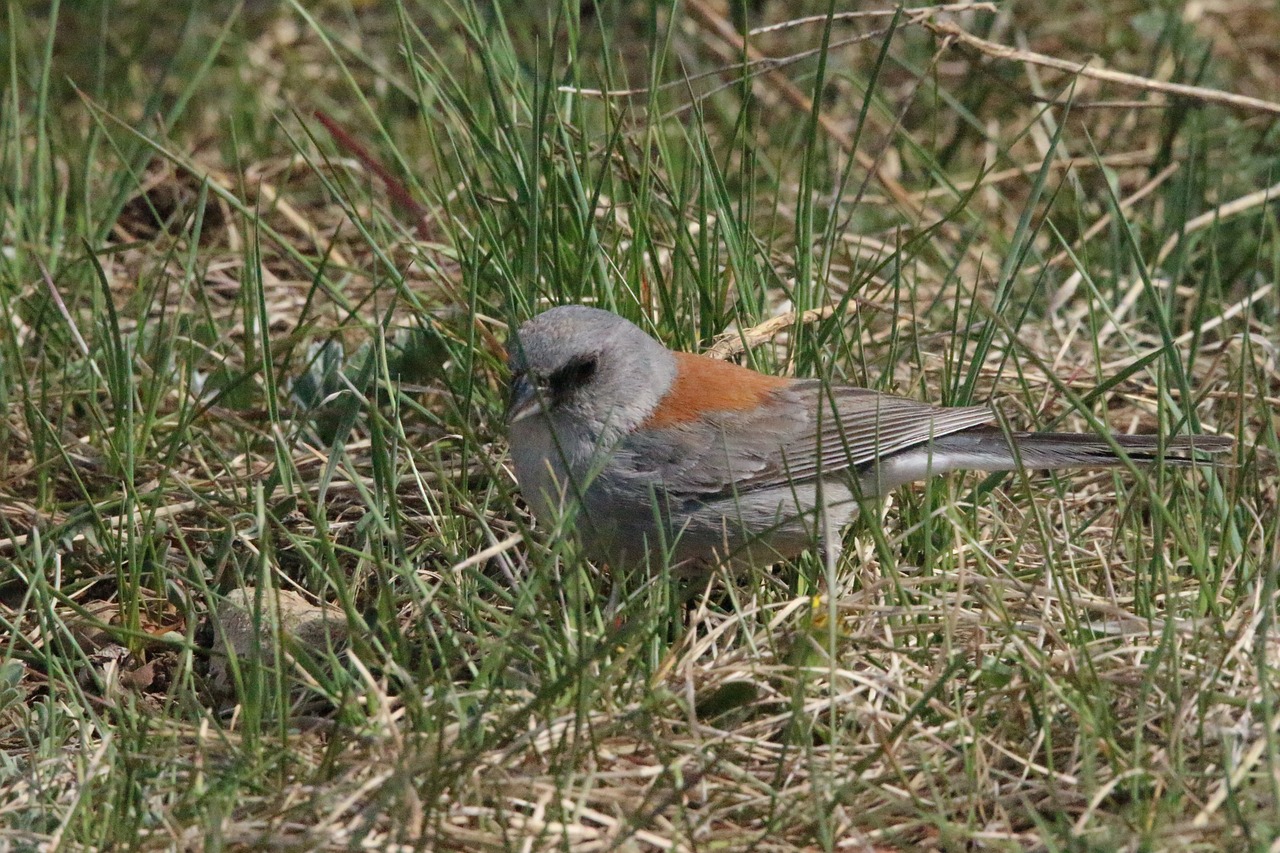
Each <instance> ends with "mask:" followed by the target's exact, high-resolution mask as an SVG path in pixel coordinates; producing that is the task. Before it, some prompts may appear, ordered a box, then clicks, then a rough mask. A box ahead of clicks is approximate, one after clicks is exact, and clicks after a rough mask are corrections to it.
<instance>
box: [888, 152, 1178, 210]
mask: <svg viewBox="0 0 1280 853" xmlns="http://www.w3.org/2000/svg"><path fill="white" fill-rule="evenodd" d="M1155 154H1156V152H1155V149H1154V148H1153V149H1147V150H1143V151H1126V152H1124V153H1123V154H1108V155H1106V156H1105V157H1097V158H1094V157H1066V158H1063V159H1061V160H1054V161H1053V162H1052V163H1051V164H1050V165H1049V168H1050V169H1053V170H1054V171H1055V172H1060V171H1065V170H1068V169H1092V168H1094V167H1096V166H1110V167H1113V168H1125V167H1128V166H1146V165H1148V164H1150V163H1151V161H1152V159H1153V158H1154V157H1155ZM1043 168H1044V163H1042V162H1035V163H1028V164H1026V165H1025V166H1012V167H1010V168H1008V169H1002V170H1001V171H999V172H990V173H988V174H986V175H984V176H983V177H981V178H978V179H976V180H972V181H961V182H959V183H955V184H952V185H950V186H939V187H930V188H929V189H927V190H920V191H919V192H917V193H913V194H912V196H911V197H912V198H913V199H915V200H917V201H919V202H921V203H923V202H925V201H928V200H929V199H933V198H937V197H939V196H944V195H949V196H953V197H955V198H960V197H961V196H963V195H964V194H965V193H967V192H969V191H970V190H972V189H973V188H974V187H990V186H994V185H996V184H1002V183H1004V182H1005V181H1011V180H1014V179H1016V178H1025V177H1027V176H1029V175H1034V174H1036V173H1037V172H1039V171H1040V170H1041V169H1043ZM866 201H874V199H866Z"/></svg>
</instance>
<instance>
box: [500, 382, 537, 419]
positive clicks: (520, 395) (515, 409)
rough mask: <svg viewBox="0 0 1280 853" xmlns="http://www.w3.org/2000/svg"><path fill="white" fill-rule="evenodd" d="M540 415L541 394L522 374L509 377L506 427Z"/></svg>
mask: <svg viewBox="0 0 1280 853" xmlns="http://www.w3.org/2000/svg"><path fill="white" fill-rule="evenodd" d="M541 413H542V394H541V393H540V391H539V389H538V387H537V386H536V385H534V384H533V383H532V382H530V381H529V377H528V376H526V375H525V374H523V373H517V374H515V375H514V376H512V377H511V399H510V400H508V401H507V426H511V425H512V424H515V423H519V422H520V421H522V420H524V419H525V418H527V417H531V416H533V415H537V414H541Z"/></svg>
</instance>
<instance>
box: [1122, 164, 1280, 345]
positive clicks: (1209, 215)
mask: <svg viewBox="0 0 1280 853" xmlns="http://www.w3.org/2000/svg"><path fill="white" fill-rule="evenodd" d="M1277 198H1280V184H1274V185H1272V186H1270V187H1267V188H1266V189H1265V190H1258V191H1257V192H1252V193H1249V194H1247V195H1243V196H1241V197H1240V198H1238V199H1235V200H1233V201H1228V202H1224V203H1223V204H1220V205H1218V206H1217V207H1215V208H1214V209H1213V210H1209V211H1206V212H1204V213H1202V214H1200V215H1199V216H1197V217H1195V218H1194V219H1191V220H1189V221H1188V222H1187V224H1186V227H1184V228H1183V229H1182V233H1181V234H1177V235H1175V236H1173V237H1170V238H1169V239H1168V240H1166V241H1165V244H1164V246H1162V247H1161V249H1160V253H1159V254H1158V255H1157V256H1156V262H1155V265H1154V266H1156V267H1159V266H1160V265H1161V264H1162V263H1164V262H1165V260H1167V259H1168V257H1169V254H1170V253H1171V252H1172V251H1173V249H1174V247H1176V246H1177V244H1178V243H1179V242H1180V241H1181V240H1184V239H1185V238H1186V236H1187V235H1188V234H1191V233H1193V232H1195V231H1200V230H1202V229H1204V228H1207V227H1209V226H1210V225H1212V224H1214V223H1215V222H1220V221H1222V220H1223V219H1228V218H1230V217H1232V216H1239V215H1240V214H1241V213H1244V212H1246V211H1248V210H1252V209H1253V208H1255V207H1259V206H1261V205H1264V204H1266V203H1267V202H1269V201H1271V200H1272V199H1277ZM1145 288H1146V284H1145V283H1144V282H1143V281H1142V280H1141V279H1139V280H1138V281H1135V282H1134V283H1133V286H1132V287H1130V288H1129V290H1128V292H1127V293H1125V295H1124V299H1123V300H1122V301H1121V302H1120V305H1119V306H1117V308H1116V310H1115V312H1114V316H1113V317H1112V319H1110V320H1108V321H1107V324H1106V325H1105V326H1103V327H1102V330H1101V331H1100V332H1099V333H1098V340H1100V341H1106V340H1109V339H1110V337H1111V336H1112V335H1114V334H1115V333H1116V331H1117V330H1118V329H1119V325H1118V324H1119V320H1120V318H1121V317H1123V316H1124V315H1125V314H1127V313H1128V312H1129V311H1130V309H1132V308H1133V306H1134V304H1135V303H1136V302H1137V301H1138V298H1139V297H1140V296H1141V295H1142V291H1143V290H1144V289H1145ZM1269 292H1270V290H1269V289H1264V290H1263V291H1259V292H1257V293H1254V294H1253V295H1252V296H1250V297H1249V298H1250V300H1253V299H1258V298H1261V297H1260V296H1259V294H1262V295H1265V294H1266V293H1269ZM1223 319H1226V318H1225V317H1224V318H1223Z"/></svg>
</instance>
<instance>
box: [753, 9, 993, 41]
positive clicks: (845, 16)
mask: <svg viewBox="0 0 1280 853" xmlns="http://www.w3.org/2000/svg"><path fill="white" fill-rule="evenodd" d="M898 11H899V10H898V9H870V10H868V11H865V12H837V13H836V14H834V15H831V16H829V18H830V20H832V21H852V20H857V19H864V18H892V17H893V16H894V15H896V14H898ZM906 11H908V12H909V13H910V14H911V16H912V17H913V18H916V17H919V16H921V15H926V14H927V15H934V14H939V13H948V14H952V13H955V12H992V13H994V12H995V11H996V4H995V3H940V4H939V5H937V6H917V7H915V8H913V9H909V10H906ZM827 20H828V16H827V15H810V16H808V17H807V18H794V19H792V20H790V21H783V22H781V23H778V24H769V25H768V26H767V27H756V28H755V29H754V30H751V31H749V32H748V33H747V35H749V36H759V35H764V34H765V33H775V32H778V31H780V30H789V29H792V28H794V27H803V26H808V25H809V24H825V23H826V22H827Z"/></svg>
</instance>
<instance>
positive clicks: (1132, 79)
mask: <svg viewBox="0 0 1280 853" xmlns="http://www.w3.org/2000/svg"><path fill="white" fill-rule="evenodd" d="M921 23H923V24H924V25H925V26H926V27H928V28H929V29H930V30H932V31H933V32H934V33H935V34H937V35H939V36H942V37H944V38H952V39H955V40H956V41H958V42H960V43H962V44H966V45H968V46H969V47H972V48H973V49H975V50H977V51H978V52H980V53H984V54H986V55H987V56H993V57H995V58H996V59H1007V60H1009V61H1011V62H1029V63H1031V64H1033V65H1040V66H1043V67H1045V68H1054V69H1057V70H1058V71H1065V72H1067V73H1068V74H1076V75H1079V76H1080V77H1088V78H1090V79H1092V80H1101V81H1103V82H1107V83H1116V84H1118V85H1121V86H1131V87H1133V88H1135V89H1143V90H1145V91H1148V92H1159V93H1161V94H1164V95H1171V96H1174V97H1179V98H1191V99H1192V100H1196V101H1203V102H1205V103H1210V104H1222V105H1224V106H1231V107H1237V108H1239V109H1243V110H1249V111H1251V112H1264V113H1270V114H1272V115H1280V104H1277V103H1274V102H1272V101H1264V100H1262V99H1261V98H1251V97H1249V96H1248V95H1237V94H1235V93H1233V92H1223V91H1221V90H1220V89H1207V88H1205V87H1203V86H1189V85H1187V84H1185V83H1166V82H1164V81H1161V80H1152V79H1151V78H1149V77H1140V76H1138V75H1137V74H1126V73H1124V72H1123V71H1111V70H1109V69H1106V68H1091V67H1090V66H1089V64H1088V63H1089V62H1090V61H1092V60H1086V61H1085V62H1083V63H1081V62H1071V61H1069V60H1066V59H1058V58H1057V57H1056V56H1046V55H1045V54H1043V53H1036V52H1035V51H1031V50H1020V49H1018V48H1015V47H1008V46H1007V45H1003V44H996V43H995V42H991V41H987V40H986V39H982V38H978V37H977V36H975V35H973V34H971V33H969V32H966V31H965V30H964V29H962V28H961V27H959V26H957V25H956V24H953V23H951V22H950V21H938V20H933V19H928V18H926V19H923V20H922V21H921Z"/></svg>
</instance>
